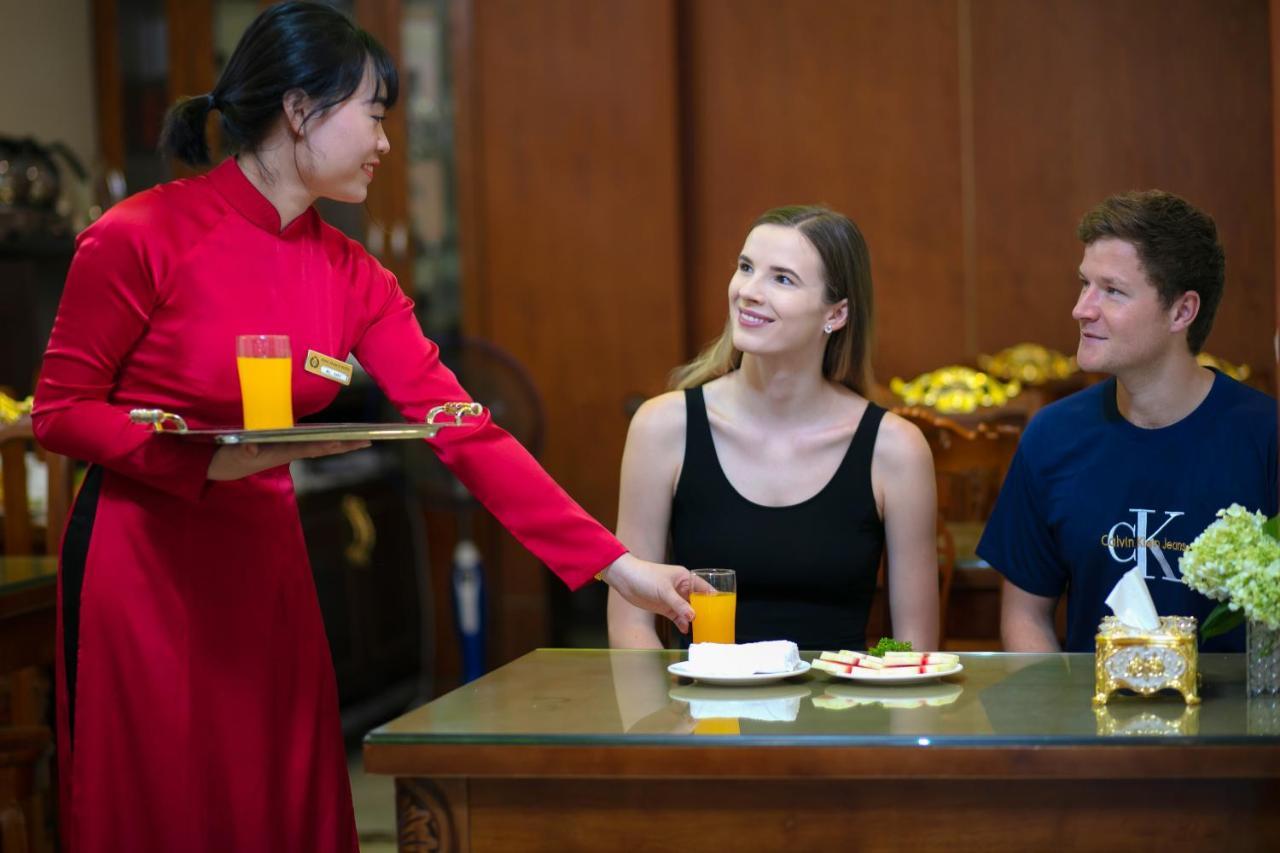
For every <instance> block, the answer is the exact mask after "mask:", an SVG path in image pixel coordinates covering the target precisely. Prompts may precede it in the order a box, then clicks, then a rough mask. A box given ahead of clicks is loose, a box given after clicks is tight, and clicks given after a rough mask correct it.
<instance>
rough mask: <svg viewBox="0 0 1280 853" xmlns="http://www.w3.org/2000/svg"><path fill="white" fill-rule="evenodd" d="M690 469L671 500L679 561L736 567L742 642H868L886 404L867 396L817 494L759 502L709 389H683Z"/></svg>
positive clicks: (879, 535)
mask: <svg viewBox="0 0 1280 853" xmlns="http://www.w3.org/2000/svg"><path fill="white" fill-rule="evenodd" d="M684 393H685V408H686V410H687V412H688V426H687V427H686V429H685V450H684V467H683V468H682V469H681V471H680V481H679V483H677V484H676V493H675V497H674V498H673V500H672V505H671V550H672V559H673V561H674V562H676V563H679V564H680V565H683V566H688V567H689V568H691V569H697V568H724V569H733V570H734V571H736V572H737V573H738V617H737V641H738V642H739V643H749V642H755V641H757V640H794V641H795V642H796V643H797V644H798V645H799V646H800V648H802V649H811V650H826V649H862V648H864V647H865V646H866V630H867V613H868V612H869V611H870V609H871V600H872V598H873V597H874V595H875V590H876V573H877V571H878V569H879V566H880V554H881V552H882V551H883V550H884V523H883V522H882V521H881V520H880V516H879V513H877V511H876V501H875V495H874V494H873V493H872V490H871V456H872V452H873V451H874V449H875V443H876V433H877V432H878V431H879V429H880V421H881V419H882V418H883V417H884V409H882V408H880V407H879V406H877V405H875V404H874V403H870V402H868V404H867V410H866V413H865V414H864V415H863V416H862V421H861V422H860V423H859V424H858V428H857V430H856V431H855V432H854V434H853V439H852V440H851V441H850V442H849V449H848V450H847V451H846V452H845V455H844V459H842V460H841V462H840V467H838V468H837V469H836V473H835V475H834V476H832V478H831V480H830V481H829V482H828V483H827V484H826V486H824V487H823V488H822V490H821V491H820V492H818V493H817V494H816V495H814V496H813V497H811V498H809V499H808V500H806V501H802V502H801V503H798V504H792V505H791V506H782V507H769V506H761V505H760V504H757V503H753V502H752V501H749V500H747V499H746V498H744V497H743V496H742V495H740V494H739V493H738V491H737V490H736V489H735V488H734V487H733V485H732V484H731V483H730V482H729V479H728V477H726V476H725V474H724V469H723V468H721V467H720V460H719V458H717V456H716V449H715V444H714V443H713V442H712V439H711V424H710V422H709V421H708V420H707V408H706V402H705V401H704V399H703V396H702V389H701V388H690V389H688V390H686V391H685V392H684Z"/></svg>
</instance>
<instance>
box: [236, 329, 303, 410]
mask: <svg viewBox="0 0 1280 853" xmlns="http://www.w3.org/2000/svg"><path fill="white" fill-rule="evenodd" d="M236 370H237V372H238V373H239V374H240V398H241V400H242V401H243V403H244V428H245V429H287V428H288V427H291V426H293V389H292V382H291V378H292V375H293V364H292V362H291V361H290V358H289V336H288V335H238V336H236Z"/></svg>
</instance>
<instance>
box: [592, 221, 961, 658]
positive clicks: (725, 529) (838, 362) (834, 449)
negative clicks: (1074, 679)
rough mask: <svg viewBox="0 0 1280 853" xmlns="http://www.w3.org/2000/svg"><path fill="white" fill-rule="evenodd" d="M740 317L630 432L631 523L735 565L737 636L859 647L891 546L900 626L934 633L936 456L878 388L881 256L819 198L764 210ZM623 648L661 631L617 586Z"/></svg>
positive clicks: (633, 538)
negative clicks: (873, 367) (874, 260)
mask: <svg viewBox="0 0 1280 853" xmlns="http://www.w3.org/2000/svg"><path fill="white" fill-rule="evenodd" d="M729 309H730V310H729V321H728V324H727V326H726V328H725V331H724V333H723V334H722V335H721V336H720V338H719V339H718V340H717V341H716V342H715V343H713V344H712V345H711V346H710V347H709V348H708V349H707V350H706V351H705V352H703V353H702V355H700V356H699V357H698V358H697V359H695V360H694V361H693V362H690V363H689V364H687V365H685V366H683V367H681V368H679V369H678V370H677V371H675V373H674V374H673V385H674V387H675V388H676V389H677V390H675V391H673V392H671V393H668V394H664V395H662V396H660V397H656V398H654V399H653V400H650V401H648V402H647V403H645V405H644V406H642V407H641V408H640V410H639V411H638V412H637V413H636V416H635V418H634V420H633V421H632V424H631V429H630V431H629V433H628V435H627V447H626V451H625V454H624V457H623V463H622V495H621V501H620V504H619V509H618V537H619V538H620V539H621V540H622V542H623V544H625V545H626V546H627V547H628V548H630V549H631V550H632V551H633V552H634V553H635V554H636V556H638V557H641V558H643V559H647V560H659V561H660V560H663V559H665V558H667V557H668V556H669V557H670V559H671V560H672V561H673V562H676V563H679V564H682V565H686V566H688V567H689V568H691V569H694V568H729V569H733V570H735V571H736V572H737V575H738V609H737V641H738V642H740V643H743V642H751V641H755V640H780V639H787V640H793V641H795V642H796V643H798V644H799V645H800V647H801V648H803V649H812V650H820V649H841V648H844V649H860V648H864V647H865V645H866V623H867V614H868V611H869V609H870V606H871V599H872V597H873V596H874V594H875V587H876V574H877V571H878V568H879V564H880V558H881V554H882V552H884V551H885V549H886V546H887V553H888V568H889V587H890V591H891V598H890V607H891V612H892V619H893V624H894V633H895V635H896V636H897V638H899V639H904V640H910V641H911V642H912V643H913V644H914V645H915V647H916V648H918V649H932V648H934V647H936V645H937V641H938V586H937V558H936V551H935V548H936V545H935V540H934V530H935V528H934V525H935V513H936V497H935V493H934V479H933V459H932V457H931V455H930V453H929V447H928V444H927V443H926V442H925V440H924V437H923V436H922V435H921V434H920V432H919V430H917V429H916V428H915V427H914V426H912V425H911V424H909V423H908V422H906V421H905V420H903V419H901V418H898V417H896V416H895V415H893V414H890V413H886V412H885V410H884V409H882V408H880V407H879V406H877V405H875V404H874V403H871V402H870V401H868V400H867V399H866V397H865V390H866V389H867V388H868V387H869V386H870V364H869V350H870V338H871V320H872V296H871V262H870V256H869V253H868V251H867V247H866V243H865V241H864V240H863V238H862V235H861V233H860V232H859V231H858V229H857V226H855V225H854V224H853V223H852V222H850V221H849V220H848V219H847V218H845V217H844V216H841V215H840V214H838V213H834V212H832V211H829V210H825V209H823V208H817V207H788V208H778V209H776V210H772V211H769V212H768V213H766V214H764V215H763V216H761V217H760V218H759V219H758V220H756V222H755V223H754V225H753V226H752V229H751V231H750V233H749V234H748V235H747V239H746V242H745V244H744V246H743V249H742V254H741V255H740V256H739V258H738V265H737V270H736V272H735V273H734V275H733V277H732V279H731V280H730V282H729ZM609 639H610V643H611V645H613V646H615V647H629V648H644V647H652V648H656V647H658V646H660V642H659V640H658V636H657V632H656V630H655V628H654V622H653V619H652V615H651V614H648V613H645V612H644V611H641V610H639V609H637V608H635V607H633V606H631V605H629V604H627V602H626V601H624V600H623V599H622V598H621V597H619V596H616V595H613V594H611V595H610V598H609Z"/></svg>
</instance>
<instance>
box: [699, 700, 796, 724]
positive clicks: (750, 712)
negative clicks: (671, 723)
mask: <svg viewBox="0 0 1280 853" xmlns="http://www.w3.org/2000/svg"><path fill="white" fill-rule="evenodd" d="M800 698H801V697H799V696H791V697H784V698H779V699H746V700H741V701H739V700H725V699H694V700H692V701H690V702H689V715H690V716H691V717H693V718H694V719H695V720H711V719H724V718H728V717H736V718H737V719H739V720H767V721H777V722H785V723H793V722H795V719H796V716H797V715H798V714H799V713H800Z"/></svg>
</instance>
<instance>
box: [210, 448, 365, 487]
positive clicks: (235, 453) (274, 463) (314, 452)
mask: <svg viewBox="0 0 1280 853" xmlns="http://www.w3.org/2000/svg"><path fill="white" fill-rule="evenodd" d="M368 446H369V442H367V441H299V442H286V443H280V444H229V445H226V446H225V447H219V448H218V450H217V452H216V453H214V454H213V459H211V460H210V461H209V473H208V477H209V479H210V480H239V479H240V478H241V477H248V476H249V475H250V474H257V473H258V472H259V471H266V470H268V469H270V468H277V467H279V466H281V465H288V464H289V463H290V462H292V461H293V460H295V459H311V458H314V457H316V456H332V455H333V454H335V453H347V452H349V451H352V450H360V449H361V448H364V447H368Z"/></svg>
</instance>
